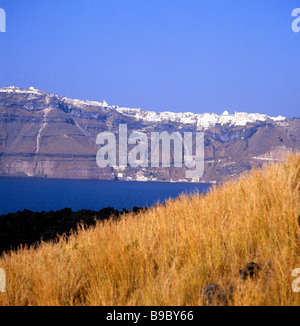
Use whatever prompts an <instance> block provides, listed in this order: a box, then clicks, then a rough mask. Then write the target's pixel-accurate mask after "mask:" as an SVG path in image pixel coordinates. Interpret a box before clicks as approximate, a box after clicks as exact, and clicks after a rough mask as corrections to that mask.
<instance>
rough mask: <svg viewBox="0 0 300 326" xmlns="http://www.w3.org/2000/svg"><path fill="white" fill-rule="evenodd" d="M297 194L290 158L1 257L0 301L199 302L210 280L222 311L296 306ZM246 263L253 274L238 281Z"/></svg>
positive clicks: (297, 176) (299, 163)
mask: <svg viewBox="0 0 300 326" xmlns="http://www.w3.org/2000/svg"><path fill="white" fill-rule="evenodd" d="M299 190H300V154H296V155H291V156H290V157H289V158H288V160H287V161H286V162H281V163H278V164H272V165H269V166H267V167H265V168H263V169H261V170H253V171H252V172H251V173H250V175H244V176H242V177H241V178H240V179H239V180H238V181H233V180H232V181H229V182H227V183H226V184H225V185H223V186H220V187H215V188H214V189H213V190H212V191H211V192H210V193H209V194H207V195H206V196H202V195H195V196H193V197H192V198H187V197H184V196H182V197H181V198H180V199H178V200H170V201H168V202H167V204H166V205H164V206H163V205H162V206H157V207H154V208H153V209H151V210H149V211H147V212H145V213H141V214H139V215H137V216H132V215H129V216H125V217H124V218H122V219H121V221H119V222H113V221H109V222H105V223H104V224H101V223H99V224H98V225H97V226H96V227H94V228H90V229H87V230H84V229H81V230H79V231H78V234H74V235H72V236H71V237H70V238H69V240H68V241H66V239H63V238H62V239H61V240H60V242H59V243H57V244H54V243H44V244H42V245H41V246H40V247H39V248H38V249H33V248H30V249H21V250H19V251H18V252H12V253H9V254H5V255H3V257H2V258H1V259H0V267H1V268H3V269H4V270H5V271H6V275H7V293H6V294H0V305H22V306H23V305H203V304H204V302H203V299H202V289H203V287H204V286H206V285H208V284H209V283H211V282H213V283H215V284H219V286H220V288H227V287H228V286H234V287H235V292H234V296H233V300H232V301H231V302H230V304H231V305H299V304H300V293H294V292H293V291H292V289H291V284H292V282H293V278H292V275H291V274H292V271H293V270H294V269H295V268H297V267H298V268H300V255H299V253H300V251H299V249H300V229H299V225H298V216H299V215H300V205H299ZM251 261H255V262H257V263H258V264H259V265H260V266H261V271H260V273H259V276H258V277H257V278H255V279H253V280H247V281H242V280H240V278H239V269H240V268H243V267H244V266H245V264H246V263H249V262H251Z"/></svg>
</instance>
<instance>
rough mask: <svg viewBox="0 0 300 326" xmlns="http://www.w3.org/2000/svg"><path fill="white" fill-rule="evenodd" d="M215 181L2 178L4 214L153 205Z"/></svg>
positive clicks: (203, 188) (0, 208)
mask: <svg viewBox="0 0 300 326" xmlns="http://www.w3.org/2000/svg"><path fill="white" fill-rule="evenodd" d="M210 187H211V184H203V183H169V182H121V181H99V180H60V179H47V178H11V177H1V178H0V216H1V215H4V214H8V213H15V212H17V211H23V210H24V209H26V210H31V211H34V212H42V211H51V210H52V211H57V210H60V209H63V208H71V209H72V210H73V211H75V212H76V211H79V210H82V209H87V210H95V211H99V210H100V209H102V208H105V207H114V208H115V209H118V210H122V209H123V208H125V209H127V210H130V209H132V208H133V207H135V206H137V207H149V208H150V207H152V206H153V205H155V204H158V203H164V202H165V201H166V200H168V199H169V198H173V199H174V198H177V197H179V196H180V195H181V194H187V195H193V194H194V193H195V192H199V193H206V192H207V191H208V190H209V189H210Z"/></svg>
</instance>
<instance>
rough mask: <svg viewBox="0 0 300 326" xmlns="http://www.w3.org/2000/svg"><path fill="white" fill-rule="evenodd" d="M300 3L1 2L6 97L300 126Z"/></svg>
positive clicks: (0, 82)
mask: <svg viewBox="0 0 300 326" xmlns="http://www.w3.org/2000/svg"><path fill="white" fill-rule="evenodd" d="M299 7H300V0H295V1H294V0H288V1H287V0H259V1H253V0H252V1H245V0H126V1H125V0H85V1H82V0H72V1H70V0H51V1H50V0H0V8H3V9H5V10H6V15H7V33H0V87H2V86H11V85H14V86H19V87H26V88H28V87H29V86H34V87H36V88H39V89H42V90H45V91H49V92H51V93H55V94H58V95H60V96H67V97H72V98H80V99H90V100H103V99H106V101H107V102H108V103H109V104H112V105H119V106H127V107H141V108H143V109H152V110H157V111H161V110H169V111H175V112H180V111H192V112H196V113H200V112H215V113H222V112H223V111H224V110H229V111H230V112H234V111H235V110H237V111H247V112H260V113H266V114H269V115H285V116H287V117H294V116H298V117H299V116H300V114H299V109H300V91H299V89H300V87H299V85H300V33H293V32H292V29H291V24H292V21H293V18H292V17H291V13H292V10H293V9H294V8H299Z"/></svg>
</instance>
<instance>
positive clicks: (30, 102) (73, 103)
mask: <svg viewBox="0 0 300 326" xmlns="http://www.w3.org/2000/svg"><path fill="white" fill-rule="evenodd" d="M119 124H127V126H128V132H129V133H131V132H132V131H142V132H144V133H150V132H153V131H169V132H173V131H179V132H181V133H183V132H188V131H193V132H195V131H196V130H198V131H204V132H205V173H204V176H203V178H202V179H201V180H200V181H201V182H212V181H216V182H221V181H224V180H226V179H228V178H230V177H233V176H238V175H239V174H240V173H241V172H244V171H247V170H249V169H251V167H252V166H260V165H261V164H262V163H264V162H267V161H272V160H276V159H278V158H280V157H281V156H282V155H283V154H284V152H286V151H287V150H298V149H299V147H300V119H285V118H283V117H277V118H272V117H268V116H265V115H260V114H247V113H235V114H234V115H230V114H229V113H228V112H224V114H223V115H221V116H218V115H215V114H193V113H182V114H180V113H171V112H163V113H156V112H151V111H142V110H140V109H128V108H119V107H112V106H109V105H108V104H107V103H106V102H103V103H99V102H89V101H80V100H72V99H67V98H60V97H58V96H56V95H52V94H49V93H46V92H42V91H39V90H36V89H34V88H30V89H28V90H27V89H20V88H15V87H9V88H2V89H0V175H2V176H6V175H8V176H29V177H33V176H35V177H48V178H70V179H105V180H113V179H121V180H141V181H146V180H153V181H156V180H158V181H184V179H185V170H184V168H174V167H173V168H171V169H169V168H156V169H154V168H147V169H133V168H131V167H128V168H126V169H120V168H117V169H112V168H105V169H100V168H99V167H98V166H97V164H96V154H97V152H98V150H99V146H97V145H96V137H97V135H98V134H99V133H100V132H103V131H111V132H113V133H116V135H117V133H118V129H119Z"/></svg>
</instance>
